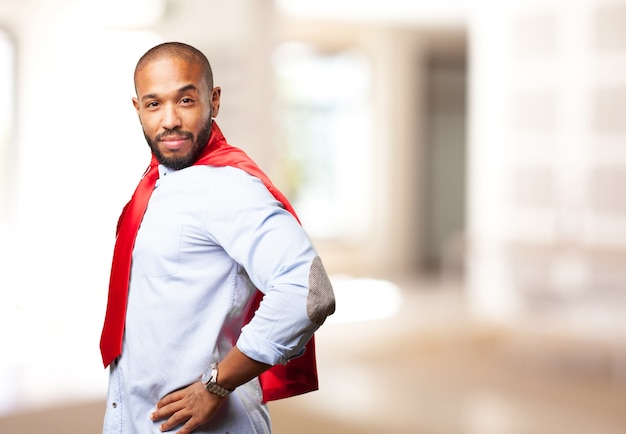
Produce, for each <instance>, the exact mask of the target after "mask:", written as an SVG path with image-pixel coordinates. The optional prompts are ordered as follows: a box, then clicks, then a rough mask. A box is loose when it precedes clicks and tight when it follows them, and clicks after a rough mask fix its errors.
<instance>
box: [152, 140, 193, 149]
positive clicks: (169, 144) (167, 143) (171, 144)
mask: <svg viewBox="0 0 626 434" xmlns="http://www.w3.org/2000/svg"><path fill="white" fill-rule="evenodd" d="M188 141H189V139H188V138H186V137H165V138H163V139H161V140H159V142H160V143H162V144H163V146H164V147H165V148H167V149H169V150H177V149H180V148H181V147H183V146H184V145H185V144H186V143H187V142H188Z"/></svg>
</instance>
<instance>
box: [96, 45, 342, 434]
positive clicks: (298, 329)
mask: <svg viewBox="0 0 626 434" xmlns="http://www.w3.org/2000/svg"><path fill="white" fill-rule="evenodd" d="M134 80H135V90H136V94H137V95H136V98H133V104H134V106H135V109H136V110H137V114H138V116H139V120H140V122H141V125H142V128H143V131H144V135H145V137H146V140H147V142H148V144H149V146H150V149H151V150H152V163H151V165H150V168H149V169H148V171H147V172H146V174H145V175H144V178H143V179H142V181H141V182H140V184H139V186H138V187H137V190H136V192H135V194H134V195H133V197H132V199H131V201H130V202H129V204H128V205H127V206H126V207H125V208H124V210H123V212H122V216H121V217H120V221H119V222H118V237H117V240H116V246H115V251H114V257H113V265H112V269H111V282H110V286H109V302H108V305H107V314H106V318H105V324H104V327H103V332H102V339H101V349H102V356H103V361H104V364H105V366H107V365H109V364H110V380H109V392H108V398H107V409H106V416H105V421H104V433H138V434H143V433H153V432H162V431H175V432H177V433H180V434H187V433H190V432H196V433H222V434H223V433H227V432H228V433H232V434H242V433H268V432H271V425H270V420H269V414H268V411H267V408H266V405H265V401H266V400H268V399H275V398H281V397H285V396H290V395H293V394H298V393H304V392H307V391H309V390H314V389H315V388H316V386H317V382H316V377H315V375H316V374H315V360H314V351H313V345H312V344H313V339H312V337H313V333H314V332H315V331H316V330H317V329H318V327H319V326H320V325H321V324H322V323H323V322H324V320H325V319H326V317H327V316H328V315H330V314H332V313H333V312H334V308H335V300H334V294H333V290H332V287H331V285H330V281H329V279H328V276H327V275H326V273H325V271H324V268H323V266H322V263H321V261H320V259H319V257H318V256H317V253H316V251H315V249H314V247H313V245H312V244H311V241H310V240H309V238H308V237H307V235H306V233H305V232H304V231H303V229H302V227H301V226H300V224H299V223H298V220H297V217H296V216H295V214H294V213H293V209H292V208H291V206H290V205H289V203H288V202H287V200H286V199H285V198H284V196H282V195H281V194H280V192H279V191H278V190H276V189H275V187H274V186H273V185H272V184H271V182H270V181H269V180H268V179H267V177H266V176H265V175H264V174H263V173H262V172H261V171H260V170H259V169H258V167H257V166H256V165H255V164H254V163H253V162H252V161H250V160H249V158H248V157H247V156H246V155H245V154H244V153H243V152H242V151H241V150H239V149H237V148H234V147H231V146H230V145H228V144H227V143H226V140H225V139H224V137H223V135H222V133H221V131H220V130H219V128H218V126H217V124H216V123H215V122H214V120H213V118H215V117H216V116H217V114H218V111H219V107H220V92H221V90H220V88H219V87H213V75H212V71H211V67H210V65H209V62H208V60H207V59H206V57H205V56H204V55H203V54H202V53H201V52H200V51H198V50H197V49H195V48H193V47H191V46H189V45H186V44H182V43H165V44H161V45H157V46H156V47H154V48H152V49H150V50H149V51H148V52H146V53H145V54H144V55H143V56H142V57H141V59H140V60H139V62H138V63H137V67H136V69H135V76H134ZM261 294H262V297H263V299H262V302H261V304H260V305H259V306H258V309H256V306H257V305H256V304H255V296H256V295H261ZM250 318H251V319H250ZM248 320H249V322H247V321H248ZM305 346H306V348H305ZM292 366H293V367H294V370H293V372H289V370H290V369H292ZM270 368H271V369H270ZM259 376H261V379H260V380H259V378H258V377H259ZM264 376H266V377H264ZM264 378H267V379H266V380H264ZM231 392H232V393H231Z"/></svg>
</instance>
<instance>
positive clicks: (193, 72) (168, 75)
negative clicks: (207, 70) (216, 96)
mask: <svg viewBox="0 0 626 434" xmlns="http://www.w3.org/2000/svg"><path fill="white" fill-rule="evenodd" d="M188 85H194V86H195V87H196V88H198V89H200V90H205V80H204V74H203V71H202V66H201V65H199V64H197V63H191V62H187V61H185V60H183V59H181V58H178V57H164V58H161V59H156V60H153V61H151V62H149V63H147V64H146V65H144V66H143V67H142V68H141V69H139V70H138V71H137V73H136V75H135V87H136V88H137V96H139V97H141V96H142V95H144V94H165V93H169V92H172V91H175V90H178V89H181V88H183V87H185V86H188Z"/></svg>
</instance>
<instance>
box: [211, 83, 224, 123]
mask: <svg viewBox="0 0 626 434" xmlns="http://www.w3.org/2000/svg"><path fill="white" fill-rule="evenodd" d="M221 95H222V89H221V88H219V87H214V88H213V90H212V91H211V109H212V110H213V115H212V116H213V117H214V118H215V117H217V114H218V113H219V112H220V97H221Z"/></svg>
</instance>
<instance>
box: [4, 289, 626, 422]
mask: <svg viewBox="0 0 626 434" xmlns="http://www.w3.org/2000/svg"><path fill="white" fill-rule="evenodd" d="M348 292H349V291H348ZM372 294H373V295H374V299H375V300H376V301H377V302H376V303H373V304H372V303H371V297H370V298H369V300H363V299H362V297H361V298H359V297H354V296H351V295H350V294H348V293H341V294H338V295H339V297H338V302H339V305H338V307H339V309H341V310H344V311H347V310H352V308H354V309H355V310H354V311H355V312H357V313H358V312H361V313H363V312H366V311H368V310H371V309H373V308H374V310H376V309H375V308H376V307H377V306H378V307H379V309H378V311H379V312H383V311H384V312H387V313H389V312H391V310H393V308H394V307H396V308H397V309H398V311H397V312H396V314H395V315H394V316H392V317H388V318H379V319H376V320H370V321H352V322H349V321H348V319H349V318H347V317H346V316H344V317H343V318H342V317H341V316H338V317H337V318H336V320H335V321H333V322H329V323H328V324H326V325H325V326H324V327H323V328H322V329H321V330H320V332H318V338H317V346H318V358H319V370H320V390H319V391H318V392H315V393H312V394H308V395H304V396H301V397H296V398H292V399H289V400H284V401H278V402H275V403H272V404H271V411H272V414H273V420H274V430H275V434H309V433H310V434H313V433H315V434H319V433H341V434H351V433H360V434H374V433H376V434H381V433H384V434H405V433H420V434H422V433H423V434H560V433H567V434H623V433H626V380H625V378H624V376H623V375H620V372H621V373H622V374H623V371H620V367H621V368H623V365H620V364H619V363H617V362H616V363H617V364H614V365H610V364H609V363H610V361H611V360H613V361H615V360H617V361H618V362H619V360H618V359H611V358H610V357H606V354H608V353H607V352H606V348H605V347H603V346H600V345H594V344H593V343H591V344H587V345H585V346H583V347H578V346H577V345H574V344H572V343H571V342H570V341H569V340H562V339H561V340H556V339H552V338H547V337H546V336H538V335H532V334H529V333H526V332H524V328H523V327H520V328H518V329H517V330H516V331H514V332H511V331H503V330H494V329H492V328H487V327H484V326H478V325H477V324H473V323H470V322H468V321H467V319H466V317H465V315H464V313H463V308H462V293H461V292H460V290H459V289H458V288H457V287H455V286H454V285H453V286H445V287H440V286H439V285H433V284H432V283H428V284H426V283H423V282H418V283H415V282H413V283H411V284H410V285H406V286H404V287H403V289H402V290H401V292H400V294H401V298H400V299H397V298H396V299H394V298H393V297H391V298H389V297H387V298H385V297H383V295H382V293H381V294H380V297H378V298H377V297H376V294H375V291H374V292H373V293H372ZM392 295H393V294H392ZM398 302H399V303H398ZM348 306H349V307H350V309H348ZM342 319H343V320H345V321H348V322H341V320H342ZM622 361H623V359H622ZM102 413H103V404H102V402H101V401H100V400H96V401H95V402H91V401H90V402H83V403H80V404H77V405H75V406H72V405H68V406H65V407H62V408H48V409H45V410H41V411H37V412H29V413H23V414H14V415H9V416H5V417H3V418H0V433H2V434H31V433H32V434H35V433H42V432H45V433H47V434H52V433H59V434H60V433H63V434H74V433H76V434H89V433H98V432H99V431H100V421H101V418H102Z"/></svg>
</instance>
